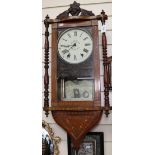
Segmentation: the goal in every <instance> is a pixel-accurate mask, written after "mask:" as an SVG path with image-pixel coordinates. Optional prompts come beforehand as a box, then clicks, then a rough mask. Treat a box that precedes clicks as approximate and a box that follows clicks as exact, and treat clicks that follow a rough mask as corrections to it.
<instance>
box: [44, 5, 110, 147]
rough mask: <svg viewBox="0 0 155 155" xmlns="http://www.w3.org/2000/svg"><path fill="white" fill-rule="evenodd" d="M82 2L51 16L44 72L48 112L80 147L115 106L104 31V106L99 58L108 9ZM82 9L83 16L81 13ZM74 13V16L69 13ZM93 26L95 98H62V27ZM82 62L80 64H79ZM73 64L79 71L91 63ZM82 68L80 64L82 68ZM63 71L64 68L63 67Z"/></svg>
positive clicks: (46, 109) (46, 41)
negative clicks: (99, 10)
mask: <svg viewBox="0 0 155 155" xmlns="http://www.w3.org/2000/svg"><path fill="white" fill-rule="evenodd" d="M79 6H80V4H79V3H76V2H74V3H73V4H71V5H70V8H69V9H68V10H66V11H64V12H63V13H61V14H60V15H59V16H57V18H56V19H49V17H48V16H47V17H46V19H45V21H44V24H45V28H46V31H45V76H44V88H45V91H44V96H45V98H44V110H45V112H46V115H47V116H48V112H49V111H51V112H52V115H53V118H54V120H55V121H56V123H57V124H59V125H60V126H61V127H62V128H63V129H64V130H65V131H67V133H68V134H69V135H70V137H71V140H72V143H73V145H74V148H75V149H78V148H79V146H80V143H81V141H82V140H83V138H84V137H85V135H86V134H87V132H88V131H90V129H92V128H93V127H94V126H95V125H96V124H97V123H98V122H99V120H100V118H101V116H102V113H103V110H104V111H105V114H106V115H107V116H108V114H109V110H111V107H110V105H109V84H108V81H107V80H108V77H107V76H108V70H107V66H108V65H107V62H108V61H107V49H106V48H107V47H106V44H107V43H106V36H105V33H103V34H102V44H103V60H104V87H105V90H104V94H105V106H104V107H101V92H100V85H101V82H100V59H99V48H98V42H99V36H98V20H101V22H102V24H104V22H105V20H106V19H107V15H105V13H104V11H102V13H101V15H98V16H95V15H94V14H93V13H92V12H91V11H87V10H84V9H81V8H80V7H79ZM80 13H81V15H80V16H78V15H79V14H80ZM69 14H71V15H72V16H69ZM49 24H51V27H52V54H51V55H52V56H51V62H52V64H51V65H52V66H51V73H52V75H51V107H49V98H48V96H49V90H48V89H49V75H48V68H49V41H48V37H49V32H48V28H49ZM86 27H89V29H90V31H91V34H92V38H93V53H92V59H93V68H92V71H93V77H94V100H93V101H61V100H59V99H58V93H57V91H58V90H57V89H58V86H57V66H58V65H57V63H58V56H57V55H58V54H57V53H58V52H57V50H58V49H57V48H58V31H60V30H63V29H67V28H86ZM79 65H80V64H79ZM77 66H78V65H76V67H75V68H74V65H73V67H71V69H73V71H74V70H76V71H77V73H80V72H81V69H82V72H84V71H85V70H84V69H85V68H86V70H87V69H88V67H89V66H88V65H87V67H86V66H83V67H82V68H80V67H77ZM78 68H80V69H79V70H78ZM62 71H63V69H62Z"/></svg>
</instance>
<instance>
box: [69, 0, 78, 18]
mask: <svg viewBox="0 0 155 155" xmlns="http://www.w3.org/2000/svg"><path fill="white" fill-rule="evenodd" d="M68 11H69V13H70V14H71V15H72V16H78V15H79V13H80V12H81V8H80V3H77V2H76V1H74V3H73V4H70V8H69V9H68Z"/></svg>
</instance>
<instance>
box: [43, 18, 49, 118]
mask: <svg viewBox="0 0 155 155" xmlns="http://www.w3.org/2000/svg"><path fill="white" fill-rule="evenodd" d="M48 20H49V16H48V15H47V16H46V18H45V20H44V25H45V45H44V48H45V51H44V69H45V74H44V110H45V115H46V117H48V114H49V112H48V110H47V109H48V108H49V73H48V69H49V40H48V37H49V32H48V28H49V22H48Z"/></svg>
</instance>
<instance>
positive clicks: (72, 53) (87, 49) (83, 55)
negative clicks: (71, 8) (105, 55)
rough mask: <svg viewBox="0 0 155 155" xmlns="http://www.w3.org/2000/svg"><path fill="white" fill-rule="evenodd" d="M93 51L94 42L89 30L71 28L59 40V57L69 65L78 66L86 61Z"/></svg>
mask: <svg viewBox="0 0 155 155" xmlns="http://www.w3.org/2000/svg"><path fill="white" fill-rule="evenodd" d="M92 50H93V41H92V37H91V35H90V32H89V31H87V30H84V29H75V28H69V29H67V30H65V31H63V32H62V33H61V34H60V36H59V38H58V55H59V56H60V58H61V59H63V60H64V61H65V62H67V63H70V64H78V63H82V62H84V61H86V60H87V59H88V58H89V56H90V55H91V53H92Z"/></svg>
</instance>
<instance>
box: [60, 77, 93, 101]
mask: <svg viewBox="0 0 155 155" xmlns="http://www.w3.org/2000/svg"><path fill="white" fill-rule="evenodd" d="M60 83H61V84H60V87H59V92H60V93H59V94H60V96H61V100H62V101H92V100H93V97H94V91H93V88H94V87H93V85H94V83H93V80H92V79H80V78H78V79H75V80H69V79H68V80H65V79H61V82H60Z"/></svg>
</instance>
